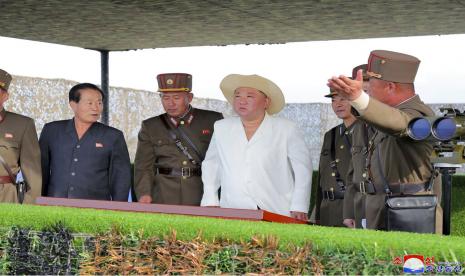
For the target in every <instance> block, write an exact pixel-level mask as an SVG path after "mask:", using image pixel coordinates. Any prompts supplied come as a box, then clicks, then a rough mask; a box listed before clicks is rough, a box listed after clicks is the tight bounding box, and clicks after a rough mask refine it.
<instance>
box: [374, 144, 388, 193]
mask: <svg viewBox="0 0 465 276" xmlns="http://www.w3.org/2000/svg"><path fill="white" fill-rule="evenodd" d="M376 153H377V156H376V157H377V158H376V160H377V161H378V162H377V163H378V166H379V173H380V175H381V181H383V185H384V192H385V193H386V194H390V193H391V189H389V183H388V181H387V179H386V177H385V176H384V172H383V167H381V158H380V157H379V155H380V154H379V145H378V146H377V147H376Z"/></svg>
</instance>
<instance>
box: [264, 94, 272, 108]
mask: <svg viewBox="0 0 465 276" xmlns="http://www.w3.org/2000/svg"><path fill="white" fill-rule="evenodd" d="M270 106H271V98H270V97H266V99H265V109H268V108H270Z"/></svg>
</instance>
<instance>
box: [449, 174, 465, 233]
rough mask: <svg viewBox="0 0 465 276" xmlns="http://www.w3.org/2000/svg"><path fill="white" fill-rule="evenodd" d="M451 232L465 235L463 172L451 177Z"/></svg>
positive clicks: (464, 176)
mask: <svg viewBox="0 0 465 276" xmlns="http://www.w3.org/2000/svg"><path fill="white" fill-rule="evenodd" d="M451 201H452V206H451V234H452V235H454V236H462V237H465V174H457V175H454V176H453V177H452V200H451Z"/></svg>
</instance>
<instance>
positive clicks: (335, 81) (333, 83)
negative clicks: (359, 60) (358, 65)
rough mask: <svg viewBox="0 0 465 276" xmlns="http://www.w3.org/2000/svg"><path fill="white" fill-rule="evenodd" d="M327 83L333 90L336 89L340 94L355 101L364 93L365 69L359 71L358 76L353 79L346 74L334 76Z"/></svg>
mask: <svg viewBox="0 0 465 276" xmlns="http://www.w3.org/2000/svg"><path fill="white" fill-rule="evenodd" d="M327 85H328V86H329V88H331V89H332V90H334V91H336V92H337V93H338V94H339V96H341V97H343V98H345V99H347V100H349V101H353V100H355V99H357V98H358V97H359V96H360V95H361V94H362V91H363V90H362V89H363V70H362V69H359V70H358V71H357V77H356V78H355V80H352V79H350V78H348V77H346V76H344V75H340V76H339V77H336V76H334V77H332V78H330V79H329V80H328V83H327Z"/></svg>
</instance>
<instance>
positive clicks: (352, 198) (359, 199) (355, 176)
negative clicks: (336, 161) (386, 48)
mask: <svg viewBox="0 0 465 276" xmlns="http://www.w3.org/2000/svg"><path fill="white" fill-rule="evenodd" d="M360 69H362V72H363V74H362V76H363V87H362V89H363V91H365V92H367V91H368V86H369V82H368V81H369V77H368V75H367V73H366V72H367V64H361V65H359V66H356V67H354V68H353V69H352V79H355V78H356V77H357V72H358V70H360ZM352 111H354V109H353V108H352ZM372 134H373V128H372V127H370V126H368V125H367V124H366V123H365V122H363V121H361V120H356V121H355V123H354V124H353V126H352V128H351V136H350V138H351V141H352V148H351V156H352V157H351V161H350V162H349V168H348V172H347V182H346V192H345V195H344V207H343V218H344V220H343V223H344V225H345V226H347V227H349V228H365V225H366V224H365V195H364V194H362V193H359V192H358V191H357V190H356V189H355V186H354V183H359V182H360V181H361V180H359V179H360V177H361V176H362V170H363V168H364V165H365V158H366V151H365V150H364V149H365V148H366V147H367V146H368V145H367V143H368V139H369V137H371V135H372Z"/></svg>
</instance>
